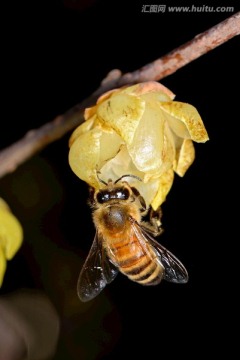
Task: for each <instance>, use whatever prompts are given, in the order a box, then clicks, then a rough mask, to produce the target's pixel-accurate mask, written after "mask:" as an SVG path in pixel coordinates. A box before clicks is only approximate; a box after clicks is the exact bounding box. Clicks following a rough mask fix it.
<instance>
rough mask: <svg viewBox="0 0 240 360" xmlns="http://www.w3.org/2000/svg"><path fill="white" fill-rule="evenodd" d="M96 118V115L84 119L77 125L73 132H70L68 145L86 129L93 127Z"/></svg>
mask: <svg viewBox="0 0 240 360" xmlns="http://www.w3.org/2000/svg"><path fill="white" fill-rule="evenodd" d="M95 120H96V115H94V116H93V117H91V118H89V119H88V120H86V121H85V122H84V123H82V124H81V125H79V126H78V127H77V128H76V129H75V130H74V132H73V133H72V135H71V137H70V139H69V146H72V144H73V143H74V141H75V140H76V139H77V138H78V137H79V136H80V135H82V134H84V133H86V132H87V131H89V130H91V129H92V127H93V124H94V122H95Z"/></svg>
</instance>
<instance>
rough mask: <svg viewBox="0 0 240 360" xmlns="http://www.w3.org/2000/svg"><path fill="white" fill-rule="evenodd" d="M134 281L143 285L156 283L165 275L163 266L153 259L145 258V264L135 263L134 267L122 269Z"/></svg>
mask: <svg viewBox="0 0 240 360" xmlns="http://www.w3.org/2000/svg"><path fill="white" fill-rule="evenodd" d="M122 270H123V272H124V273H125V274H126V275H127V276H128V278H129V279H130V280H132V281H135V282H138V283H139V284H142V285H156V284H158V283H159V282H160V281H161V280H162V277H163V273H164V270H163V267H162V266H161V265H160V264H159V263H157V261H155V260H153V259H148V258H147V256H146V258H145V262H144V264H139V263H135V264H134V265H133V266H132V267H129V268H124V269H122Z"/></svg>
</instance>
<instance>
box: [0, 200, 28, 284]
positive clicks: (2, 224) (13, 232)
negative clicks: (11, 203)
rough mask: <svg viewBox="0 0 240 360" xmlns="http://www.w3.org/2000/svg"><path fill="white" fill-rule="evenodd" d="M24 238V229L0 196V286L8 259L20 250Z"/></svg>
mask: <svg viewBox="0 0 240 360" xmlns="http://www.w3.org/2000/svg"><path fill="white" fill-rule="evenodd" d="M22 240H23V230H22V227H21V225H20V223H19V221H18V220H17V219H16V217H15V216H14V215H13V214H12V213H11V210H10V208H9V207H8V205H7V204H6V202H5V201H4V200H3V199H1V198H0V286H1V285H2V282H3V277H4V274H5V271H6V267H7V260H11V259H12V258H13V256H14V255H15V253H16V252H17V251H18V249H19V248H20V246H21V244H22Z"/></svg>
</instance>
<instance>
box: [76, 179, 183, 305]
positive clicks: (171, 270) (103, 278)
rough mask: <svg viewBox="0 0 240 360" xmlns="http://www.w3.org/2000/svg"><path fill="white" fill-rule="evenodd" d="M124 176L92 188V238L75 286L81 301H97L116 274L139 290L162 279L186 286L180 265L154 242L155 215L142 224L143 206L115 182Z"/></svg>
mask: <svg viewBox="0 0 240 360" xmlns="http://www.w3.org/2000/svg"><path fill="white" fill-rule="evenodd" d="M126 176H129V175H124V176H122V177H121V178H120V179H118V180H117V181H115V182H113V181H112V180H109V181H108V183H105V182H103V181H102V182H103V183H104V184H105V187H104V188H102V189H100V190H94V189H92V199H91V206H92V208H93V221H94V224H95V227H96V235H95V238H94V241H93V244H92V247H91V249H90V252H89V255H88V257H87V259H86V261H85V263H84V265H83V267H82V270H81V273H80V276H79V279H78V285H77V290H78V296H79V298H80V299H81V300H82V301H84V302H85V301H89V300H91V299H93V298H94V297H95V296H97V295H98V294H99V293H100V292H101V291H102V290H103V289H104V287H105V286H106V285H107V284H108V283H110V282H111V281H113V280H114V278H115V277H116V275H117V273H118V272H119V271H120V272H121V273H123V274H124V275H126V276H127V277H128V278H129V279H130V280H132V281H135V282H137V283H139V284H142V285H156V284H158V283H160V281H161V280H162V279H165V280H167V281H170V282H174V283H186V282H187V281H188V273H187V270H186V269H185V267H184V266H183V264H182V263H181V262H180V261H179V260H178V259H177V258H176V257H175V256H174V255H173V254H172V253H171V252H170V251H168V250H167V249H166V248H165V247H163V246H162V245H161V244H159V243H158V242H157V241H156V240H155V239H154V236H156V235H158V234H160V233H161V222H160V211H158V212H153V211H152V212H151V214H150V221H149V222H143V221H142V217H143V216H144V215H146V212H147V211H148V210H147V209H146V204H145V201H144V199H143V197H142V196H141V195H140V193H139V192H138V190H137V189H136V188H135V187H131V186H130V185H129V184H128V182H126V181H121V180H122V178H123V177H126ZM120 181H121V182H120Z"/></svg>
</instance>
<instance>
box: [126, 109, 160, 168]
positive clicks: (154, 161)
mask: <svg viewBox="0 0 240 360" xmlns="http://www.w3.org/2000/svg"><path fill="white" fill-rule="evenodd" d="M164 124H165V123H164V120H163V119H162V118H161V111H159V110H158V109H156V107H150V106H147V107H146V109H145V111H144V113H143V115H142V118H141V120H140V122H139V126H138V127H137V129H136V131H135V135H134V138H133V141H132V142H131V144H130V145H128V151H129V154H130V156H131V158H132V160H133V163H134V164H135V166H136V168H137V169H138V170H139V171H142V172H145V173H146V172H147V173H148V172H150V173H151V174H160V173H161V167H162V165H163V158H162V151H163V144H164Z"/></svg>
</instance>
